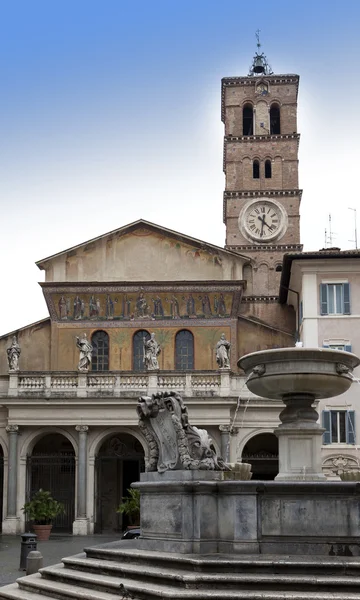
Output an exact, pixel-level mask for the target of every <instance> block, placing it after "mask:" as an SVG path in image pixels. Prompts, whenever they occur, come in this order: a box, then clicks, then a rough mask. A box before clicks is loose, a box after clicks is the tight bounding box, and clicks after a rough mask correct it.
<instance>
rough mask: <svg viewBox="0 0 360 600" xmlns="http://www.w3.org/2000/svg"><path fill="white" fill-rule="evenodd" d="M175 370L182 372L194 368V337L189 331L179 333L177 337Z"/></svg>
mask: <svg viewBox="0 0 360 600" xmlns="http://www.w3.org/2000/svg"><path fill="white" fill-rule="evenodd" d="M175 368H176V369H177V370H181V371H184V370H188V369H193V368H194V336H193V334H192V333H191V331H188V330H187V329H182V330H181V331H178V333H177V334H176V337H175Z"/></svg>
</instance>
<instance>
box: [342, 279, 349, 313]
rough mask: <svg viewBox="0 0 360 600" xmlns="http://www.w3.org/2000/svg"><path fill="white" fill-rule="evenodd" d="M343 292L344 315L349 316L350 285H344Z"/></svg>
mask: <svg viewBox="0 0 360 600" xmlns="http://www.w3.org/2000/svg"><path fill="white" fill-rule="evenodd" d="M343 290H344V315H350V283H344V284H343Z"/></svg>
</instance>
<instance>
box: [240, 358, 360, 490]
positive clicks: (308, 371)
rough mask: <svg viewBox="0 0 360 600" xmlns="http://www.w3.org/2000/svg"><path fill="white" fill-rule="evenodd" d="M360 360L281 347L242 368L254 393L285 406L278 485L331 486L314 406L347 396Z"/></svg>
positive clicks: (243, 360) (242, 361) (245, 362)
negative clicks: (321, 483)
mask: <svg viewBox="0 0 360 600" xmlns="http://www.w3.org/2000/svg"><path fill="white" fill-rule="evenodd" d="M359 362H360V361H359V359H358V358H357V356H355V355H354V354H351V353H350V352H343V351H339V350H330V349H325V348H281V349H276V350H265V351H263V352H254V353H253V354H247V355H246V356H243V357H242V358H241V359H240V360H239V361H238V366H239V367H240V368H241V369H243V370H244V371H245V373H246V375H247V376H248V379H247V382H246V383H247V386H248V388H249V390H250V391H251V392H253V393H254V394H256V395H259V396H263V397H265V398H269V399H273V400H279V399H281V400H282V401H283V403H284V404H285V408H284V409H283V411H282V412H281V413H280V415H279V418H280V421H281V424H280V425H279V427H278V428H277V429H275V431H274V433H275V434H276V435H277V437H278V439H279V474H278V475H277V477H276V480H278V481H284V482H286V481H325V480H326V477H325V475H324V474H323V473H322V469H321V444H322V434H323V432H324V429H323V428H322V427H321V426H320V425H319V423H318V422H317V421H318V417H319V415H318V413H317V411H316V409H315V408H314V403H315V402H316V400H319V399H320V398H331V397H333V396H338V395H339V394H343V393H344V392H345V391H346V390H347V389H348V388H349V387H350V385H351V383H352V376H351V373H352V370H353V369H354V368H355V367H356V366H358V364H359Z"/></svg>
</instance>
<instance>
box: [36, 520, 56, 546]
mask: <svg viewBox="0 0 360 600" xmlns="http://www.w3.org/2000/svg"><path fill="white" fill-rule="evenodd" d="M51 529H52V524H50V525H36V523H34V524H33V530H34V533H36V535H37V541H38V542H47V541H48V539H49V537H50V533H51Z"/></svg>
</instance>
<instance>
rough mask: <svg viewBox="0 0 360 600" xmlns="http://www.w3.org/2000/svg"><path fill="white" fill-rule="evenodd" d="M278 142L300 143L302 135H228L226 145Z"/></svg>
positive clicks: (225, 139)
mask: <svg viewBox="0 0 360 600" xmlns="http://www.w3.org/2000/svg"><path fill="white" fill-rule="evenodd" d="M276 140H297V142H298V143H299V140H300V133H282V134H277V135H275V134H273V135H239V136H238V135H226V136H225V137H224V143H225V144H226V143H228V142H272V141H276Z"/></svg>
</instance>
